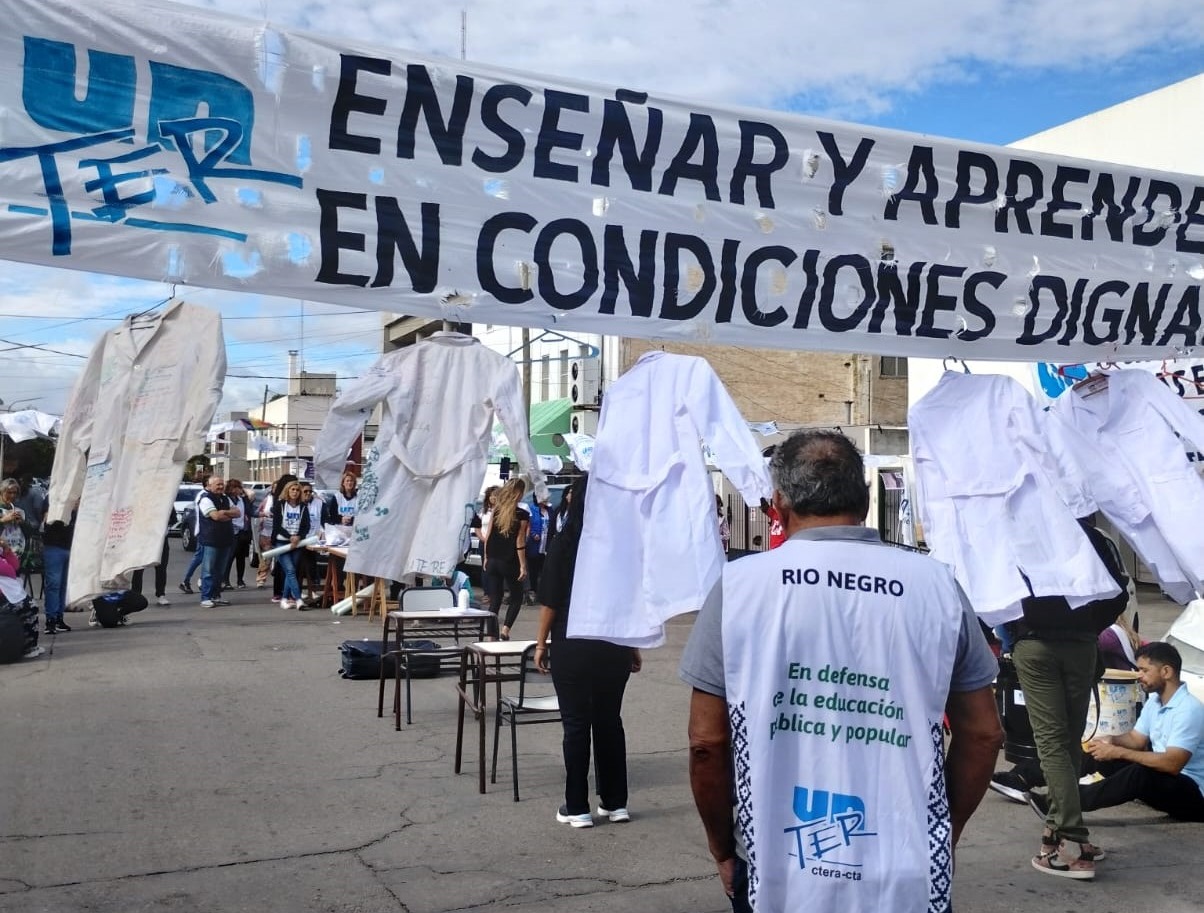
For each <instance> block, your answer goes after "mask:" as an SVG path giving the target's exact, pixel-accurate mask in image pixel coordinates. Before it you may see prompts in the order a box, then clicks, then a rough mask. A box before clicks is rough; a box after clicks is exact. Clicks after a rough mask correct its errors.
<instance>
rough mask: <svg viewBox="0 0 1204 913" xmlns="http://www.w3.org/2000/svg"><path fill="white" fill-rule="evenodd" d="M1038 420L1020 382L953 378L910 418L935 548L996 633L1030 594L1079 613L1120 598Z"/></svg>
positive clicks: (924, 516) (925, 518) (923, 508)
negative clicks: (1071, 503)
mask: <svg viewBox="0 0 1204 913" xmlns="http://www.w3.org/2000/svg"><path fill="white" fill-rule="evenodd" d="M1038 416H1039V410H1038V409H1037V405H1036V403H1035V402H1034V400H1033V398H1032V397H1031V396H1030V395H1029V394H1028V392H1027V391H1026V390H1025V389H1024V388H1023V387H1021V386H1020V384H1019V383H1017V382H1016V381H1015V380H1012V379H1011V378H1010V377H1003V376H1000V375H992V374H962V373H958V372H953V371H949V372H946V373H945V374H944V375H943V376H942V377H941V379H940V381H938V383H937V385H936V386H935V387H934V388H933V389H932V390H931V391H929V392H928V393H927V394H926V395H925V396H924V397H923V398H922V399H921V400H920V401H919V402H917V403H916V404H915V405H914V406H912V408H911V410H910V411H909V413H908V425H909V427H910V430H911V450H912V456H913V458H914V461H915V473H916V482H917V485H918V487H919V488H920V499H919V509H920V518H921V521H922V522H923V524H924V534H925V537H926V539H927V541H928V546H929V548H930V549H931V551H932V556H933V557H934V558H936V559H938V560H940V561H944V562H945V563H946V564H949V565H951V566H952V567H953V569H954V573H955V574H956V576H957V580H958V582H959V583H960V584H961V585H962V588H963V589H964V590H965V591H966V594H967V596H969V598H970V603H971V605H973V606H974V611H975V612H976V613H977V614H978V616H979V617H980V618H982V620H983V621H984V622H986V623H987V624H989V625H997V624H1002V623H1003V622H1006V621H1012V620H1014V619H1016V618H1019V617H1020V616H1021V614H1023V613H1022V610H1021V607H1020V600H1021V599H1023V598H1025V597H1026V596H1029V595H1034V596H1065V597H1066V599H1067V601H1068V602H1069V603H1070V604H1071V605H1072V606H1078V605H1083V604H1085V603H1087V602H1091V601H1093V600H1096V599H1103V598H1107V597H1110V596H1115V595H1116V594H1117V593H1119V592H1120V591H1119V589H1118V587H1117V585H1116V581H1115V580H1113V579H1112V576H1111V575H1110V574H1109V573H1108V569H1107V568H1106V567H1105V566H1104V564H1103V562H1102V561H1100V559H1099V556H1098V555H1097V554H1096V552H1095V549H1094V548H1093V547H1092V545H1091V540H1090V539H1088V538H1087V536H1086V534H1084V533H1083V531H1082V529H1081V528H1080V527H1079V525H1078V523H1077V522H1076V520H1075V516H1074V514H1073V513H1072V512H1071V510H1070V509H1069V508H1068V506H1067V501H1068V500H1073V498H1072V497H1071V494H1070V493H1069V490H1066V491H1063V490H1062V489H1063V483H1062V482H1061V481H1060V474H1059V470H1058V465H1057V463H1056V461H1055V460H1054V458H1053V456H1052V455H1051V453H1050V450H1049V444H1048V441H1047V440H1046V438H1045V436H1044V435H1043V433H1042V430H1041V427H1042V423H1041V421H1040V419H1039V418H1038ZM1075 503H1076V504H1079V505H1080V506H1081V503H1082V502H1081V501H1075ZM1026 577H1027V578H1028V583H1026V582H1025V578H1026ZM1030 588H1031V589H1030Z"/></svg>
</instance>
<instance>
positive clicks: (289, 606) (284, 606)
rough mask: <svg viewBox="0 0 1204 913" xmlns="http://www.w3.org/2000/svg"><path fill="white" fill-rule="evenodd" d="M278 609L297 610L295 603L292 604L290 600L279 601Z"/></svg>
mask: <svg viewBox="0 0 1204 913" xmlns="http://www.w3.org/2000/svg"><path fill="white" fill-rule="evenodd" d="M280 608H282V609H295V608H297V604H296V603H295V602H293V601H292V600H291V599H281V600H280Z"/></svg>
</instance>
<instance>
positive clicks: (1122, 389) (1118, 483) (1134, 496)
mask: <svg viewBox="0 0 1204 913" xmlns="http://www.w3.org/2000/svg"><path fill="white" fill-rule="evenodd" d="M1050 411H1051V414H1052V415H1053V416H1054V418H1055V420H1060V421H1061V422H1063V423H1064V424H1065V426H1066V428H1067V429H1069V430H1068V432H1063V433H1068V435H1069V440H1070V446H1071V448H1072V449H1073V450H1074V457H1075V458H1077V460H1078V462H1079V463H1080V464H1082V465H1084V466H1089V467H1090V470H1091V471H1090V473H1089V474H1088V475H1087V482H1088V485H1089V487H1090V489H1091V492H1092V494H1093V495H1094V497H1095V499H1096V501H1097V502H1098V503H1099V507H1100V509H1101V510H1102V511H1103V512H1104V515H1105V516H1107V517H1108V519H1109V520H1111V521H1112V522H1113V523H1114V524H1115V526H1116V528H1117V530H1118V531H1119V532H1120V533H1121V535H1123V536H1124V537H1125V539H1127V540H1128V542H1129V544H1130V545H1132V546H1133V548H1134V550H1135V551H1136V552H1137V554H1139V555H1141V558H1142V560H1143V561H1144V562H1145V563H1146V565H1147V566H1148V567H1149V568H1150V570H1152V571H1153V572H1154V574H1155V576H1156V577H1157V578H1158V582H1159V583H1160V584H1161V586H1162V588H1163V589H1164V590H1165V591H1166V593H1167V594H1168V595H1169V596H1170V597H1171V598H1172V599H1174V600H1175V601H1176V602H1179V603H1181V604H1182V603H1186V602H1188V601H1189V600H1190V599H1192V597H1193V596H1195V595H1197V594H1199V593H1200V592H1204V527H1202V525H1201V524H1202V522H1204V479H1201V477H1200V473H1199V470H1198V469H1197V468H1196V465H1195V464H1194V463H1192V462H1190V461H1189V460H1188V458H1187V454H1186V452H1185V445H1184V441H1190V442H1191V443H1192V444H1193V445H1194V446H1195V449H1196V450H1204V416H1201V415H1200V414H1199V413H1198V412H1196V411H1195V410H1194V409H1192V407H1191V406H1189V405H1188V404H1187V403H1186V402H1184V401H1183V400H1182V399H1181V398H1180V397H1178V396H1177V395H1175V393H1173V392H1172V391H1171V390H1169V389H1168V388H1167V387H1166V386H1165V385H1164V384H1163V383H1162V382H1161V381H1159V380H1158V379H1157V378H1156V377H1155V376H1154V375H1153V374H1151V373H1150V372H1148V371H1142V370H1140V369H1128V370H1123V371H1117V372H1114V373H1112V374H1109V375H1107V378H1106V380H1101V381H1100V382H1099V386H1098V387H1092V386H1090V385H1084V386H1083V387H1080V388H1079V389H1078V390H1074V389H1071V390H1068V391H1066V392H1065V393H1063V394H1062V395H1061V396H1059V397H1058V398H1057V399H1056V400H1055V401H1054V404H1053V407H1052V409H1051V410H1050Z"/></svg>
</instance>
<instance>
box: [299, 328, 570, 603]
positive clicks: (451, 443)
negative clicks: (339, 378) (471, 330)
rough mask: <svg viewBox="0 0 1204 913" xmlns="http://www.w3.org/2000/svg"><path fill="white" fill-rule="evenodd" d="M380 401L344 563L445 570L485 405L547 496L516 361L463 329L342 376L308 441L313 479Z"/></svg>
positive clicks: (327, 473) (489, 419) (372, 571)
mask: <svg viewBox="0 0 1204 913" xmlns="http://www.w3.org/2000/svg"><path fill="white" fill-rule="evenodd" d="M381 402H383V403H384V411H383V414H382V416H381V422H380V429H379V432H378V433H377V437H376V442H375V443H374V444H373V445H372V447H371V449H370V450H369V451H368V453H367V454H366V456H365V462H364V467H363V474H362V475H361V477H360V481H359V498H358V500H357V503H356V514H355V527H354V531H353V533H352V541H351V545H350V547H349V550H348V554H347V570H349V571H352V572H354V573H357V574H367V575H370V576H373V577H385V578H388V579H390V580H401V579H403V578H404V577H406V576H407V575H410V576H412V575H415V574H422V575H426V576H433V577H449V576H451V574H452V573H453V572H454V571H455V569H456V565H457V564H458V563H459V562H460V560H461V559H462V558H463V555H462V554H461V551H460V542H461V533H462V532H463V531H464V529H465V523H466V519H465V518H466V511H465V507H466V505H472V504H474V503H475V502H476V498H477V495H478V494H479V493H480V490H481V483H482V482H483V481H484V478H485V467H486V458H487V454H488V452H489V442H490V438H491V436H492V431H493V423H494V416H495V414H496V416H497V417H498V418H500V419H501V422H502V426H503V427H504V429H505V431H506V437H507V438H508V439H509V441H510V446H511V449H512V450H513V451H514V454H515V456H516V457H517V459H518V461H519V464H520V465H521V467H522V469H523V471H524V472H525V473H526V474H528V475H529V476H530V477H531V480H532V483H533V484H534V487H535V494H536V497H537V498H539V499H540V500H542V499H545V498H547V496H548V490H547V486H546V485H545V484H544V477H543V473H542V472H541V471H540V470H539V466H538V463H537V460H536V456H535V451H534V449H533V448H532V447H531V442H530V440H529V439H528V437H527V416H526V413H525V411H524V408H523V395H522V388H521V386H520V384H519V377H518V371H517V370H516V369H515V367H514V363H513V362H511V361H510V359H508V358H506V357H505V356H504V355H501V354H499V353H497V352H494V351H492V350H491V349H487V348H486V347H485V346H483V345H481V343H480V342H479V341H478V340H476V339H474V338H473V337H471V336H464V335H462V334H460V333H443V332H440V333H434V334H433V335H432V336H431V337H430V338H429V339H425V340H423V341H422V342H420V343H418V344H417V345H413V346H407V347H405V348H403V349H399V350H397V351H396V352H390V353H388V354H387V355H384V356H382V357H381V358H380V359H379V360H378V361H377V362H376V364H375V365H373V366H372V367H371V368H370V369H369V370H368V372H367V373H366V374H365V375H364V376H363V377H361V378H360V379H359V380H357V381H355V382H354V383H352V384H349V385H348V387H347V389H346V390H345V391H344V392H343V393H342V394H340V395H339V397H338V398H337V399H336V400H335V403H334V405H333V407H332V408H331V411H330V414H329V415H328V416H327V418H326V422H325V423H324V424H323V426H322V431H321V434H320V435H319V436H318V442H317V444H316V445H315V446H314V469H315V475H316V476H317V478H318V481H319V482H320V483H324V484H326V485H327V486H328V487H332V488H333V487H335V486H336V485H337V483H338V481H339V478H340V476H341V475H342V472H343V467H344V465H345V463H346V460H347V454H348V451H349V450H350V448H351V445H352V443H354V441H355V438H356V437H357V436H358V435H359V434H360V433H361V432H362V431H363V430H364V422H365V421H367V419H368V418H369V417H370V416H371V414H372V410H373V409H374V408H375V407H376V405H377V403H381ZM467 516H471V513H470V512H469V513H467Z"/></svg>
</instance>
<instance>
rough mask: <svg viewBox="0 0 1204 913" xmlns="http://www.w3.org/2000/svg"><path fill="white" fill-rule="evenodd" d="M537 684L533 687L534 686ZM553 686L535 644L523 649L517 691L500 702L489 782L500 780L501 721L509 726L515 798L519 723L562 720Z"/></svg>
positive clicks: (515, 796) (515, 798) (516, 798)
mask: <svg viewBox="0 0 1204 913" xmlns="http://www.w3.org/2000/svg"><path fill="white" fill-rule="evenodd" d="M533 685H535V686H537V687H536V688H535V689H534V690H533V689H532V686H533ZM542 685H546V686H547V687H548V688H550V687H551V676H549V675H545V674H544V673H542V672H540V671H539V669H538V668H537V667H536V665H535V644H532V645H531V646H529V647H527V649H525V650H524V651H523V658H522V676H521V677H520V678H519V680H518V694H503V695H502V696H501V699H500V700H499V701H498V703H497V712H496V714H495V716H494V726H493V766H492V768H491V769H490V774H489V782H490V783H496V782H497V746H498V741H499V740H500V738H501V733H502V724H503V723H505V724H506V725H507V726H509V727H510V770H511V774H512V777H513V780H514V801H515V802H517V801H518V727H519V726H528V725H533V724H539V723H559V722H560V701H559V699H558V698H557V697H556V692H555V691H549V690H546V688H543V687H539V686H542Z"/></svg>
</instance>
